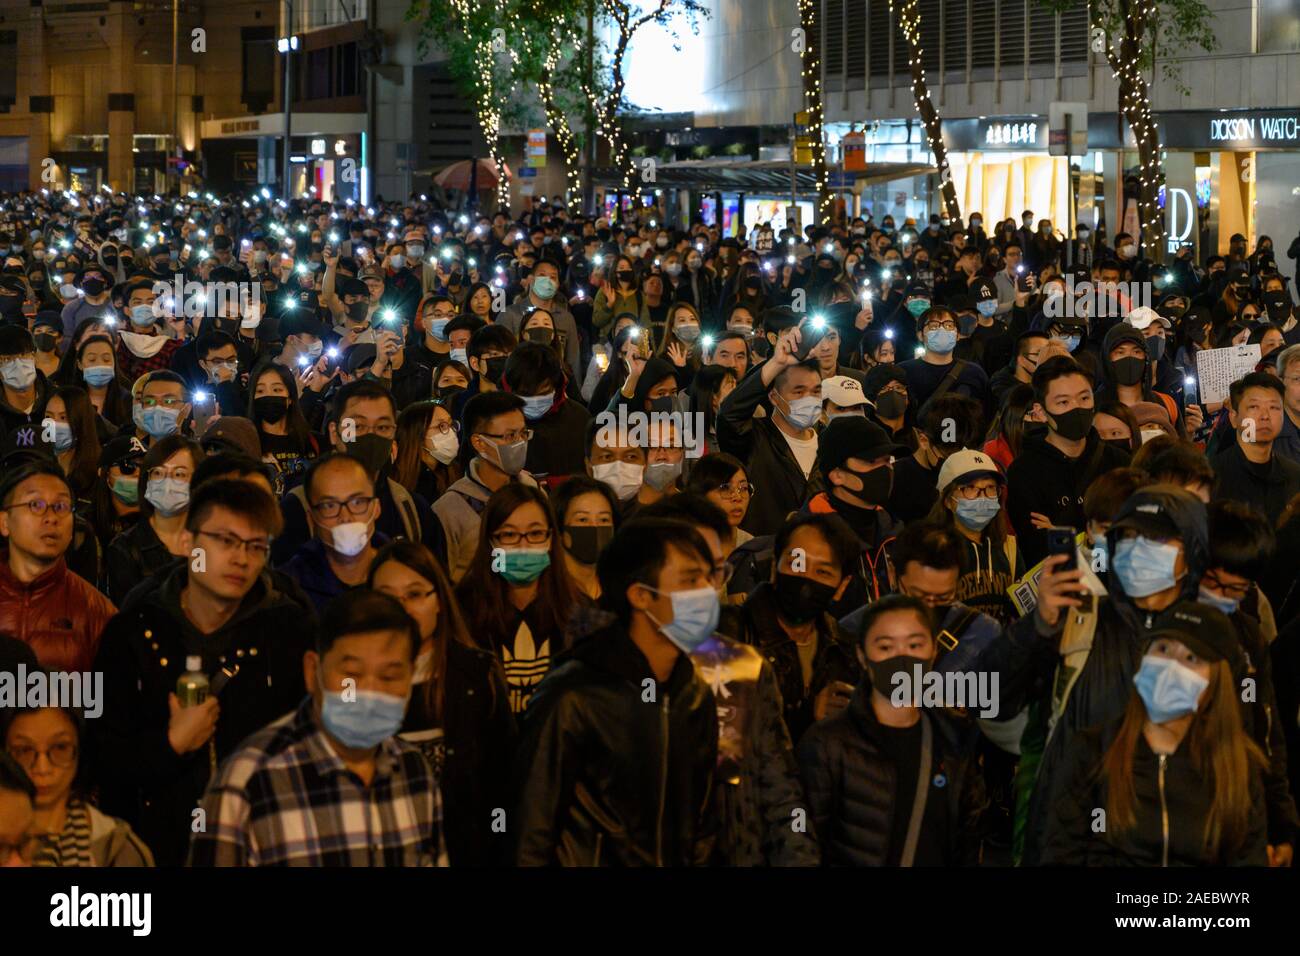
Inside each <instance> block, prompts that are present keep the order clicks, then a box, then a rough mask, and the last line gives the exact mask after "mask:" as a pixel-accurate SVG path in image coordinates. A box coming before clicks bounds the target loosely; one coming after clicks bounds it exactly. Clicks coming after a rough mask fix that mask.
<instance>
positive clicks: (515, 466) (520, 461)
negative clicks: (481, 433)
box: [484, 439, 528, 475]
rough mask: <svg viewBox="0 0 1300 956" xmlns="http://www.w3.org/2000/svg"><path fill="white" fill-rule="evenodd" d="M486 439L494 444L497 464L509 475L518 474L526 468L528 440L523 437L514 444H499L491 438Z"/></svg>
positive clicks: (490, 443)
mask: <svg viewBox="0 0 1300 956" xmlns="http://www.w3.org/2000/svg"><path fill="white" fill-rule="evenodd" d="M484 440H485V441H486V442H487V443H488V444H489V445H491V446H492V449H493V452H492V454H493V456H494V457H495V458H496V466H497V467H498V468H500V469H501V470H502V471H504V472H505V473H506V474H507V475H517V474H519V473H520V472H521V471H523V470H524V462H525V461H527V460H528V442H527V440H523V439H521V440H520V441H517V442H515V443H514V444H513V445H498V444H496V443H495V442H493V441H491V440H490V439H484ZM488 460H489V461H490V460H491V459H488Z"/></svg>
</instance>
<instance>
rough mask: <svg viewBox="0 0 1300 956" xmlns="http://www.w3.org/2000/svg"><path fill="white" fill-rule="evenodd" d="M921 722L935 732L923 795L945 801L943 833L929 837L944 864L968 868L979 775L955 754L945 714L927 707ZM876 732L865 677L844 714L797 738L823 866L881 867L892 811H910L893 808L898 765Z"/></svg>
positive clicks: (975, 842)
mask: <svg viewBox="0 0 1300 956" xmlns="http://www.w3.org/2000/svg"><path fill="white" fill-rule="evenodd" d="M921 719H922V720H929V721H930V722H931V728H932V732H933V734H934V736H933V744H932V748H933V752H932V757H931V768H932V769H933V771H934V772H933V774H932V775H931V777H930V789H929V791H928V793H927V796H926V800H927V802H928V801H930V800H935V801H940V800H942V801H946V802H947V807H946V808H945V809H946V811H947V812H946V818H947V820H948V827H947V832H946V833H942V834H933V835H932V836H933V837H934V839H935V841H936V842H937V843H938V845H940V846H942V847H943V852H944V855H945V856H946V858H947V859H946V863H947V865H949V866H973V865H975V864H976V863H978V862H979V851H980V817H981V815H982V813H983V810H984V807H985V804H986V799H985V796H984V784H983V778H982V777H981V776H980V773H979V770H978V768H977V767H975V766H973V765H972V764H971V763H970V762H969V761H968V760H967V759H966V758H965V757H963V756H961V751H962V749H964V748H962V747H961V746H960V745H959V743H958V740H957V737H958V732H957V731H956V729H955V728H954V727H953V726H951V725H950V724H949V722H948V720H947V718H946V717H945V715H944V714H942V713H941V712H940V711H938V710H929V709H927V710H924V711H922V714H921ZM882 732H883V731H882V728H881V726H880V722H879V721H878V720H877V719H876V715H875V711H873V710H872V708H871V685H870V683H869V682H867V681H865V680H864V681H863V682H862V683H861V684H860V685H858V688H857V690H855V691H854V692H853V699H852V700H851V701H850V702H849V706H848V707H847V708H845V710H844V711H843V712H841V713H839V714H837V715H836V716H834V717H830V718H828V719H826V720H823V721H821V722H819V723H817V724H815V725H814V726H813V727H812V729H810V730H809V731H808V733H807V734H805V735H804V738H803V740H802V741H800V743H799V748H798V751H797V756H798V759H799V767H800V770H801V771H802V773H803V779H804V786H805V787H806V788H807V791H808V805H809V809H810V811H811V816H812V822H813V827H814V828H815V829H816V831H817V834H818V838H819V840H820V842H821V849H822V862H823V863H825V864H827V865H830V866H885V865H887V862H888V860H889V858H890V850H891V847H890V832H891V830H892V825H893V819H894V815H895V814H898V813H909V814H910V812H911V807H910V806H908V807H898V806H895V805H894V794H895V792H896V782H897V781H896V768H895V765H894V763H893V761H892V760H891V759H890V757H889V755H888V754H886V753H885V752H884V750H883V749H882V746H881V744H880V734H881V733H882ZM923 819H927V820H928V819H931V814H930V813H929V812H928V811H927V813H926V814H925V817H923ZM922 825H923V826H924V824H922ZM899 849H901V848H899Z"/></svg>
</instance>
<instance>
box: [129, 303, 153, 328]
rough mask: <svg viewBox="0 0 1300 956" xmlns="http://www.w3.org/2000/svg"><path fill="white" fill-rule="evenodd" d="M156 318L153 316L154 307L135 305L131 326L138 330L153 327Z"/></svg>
mask: <svg viewBox="0 0 1300 956" xmlns="http://www.w3.org/2000/svg"><path fill="white" fill-rule="evenodd" d="M155 321H156V318H155V316H154V314H153V306H152V305H133V306H131V324H132V325H134V326H136V327H137V328H141V329H143V328H148V327H149V326H151V325H153V324H154V322H155Z"/></svg>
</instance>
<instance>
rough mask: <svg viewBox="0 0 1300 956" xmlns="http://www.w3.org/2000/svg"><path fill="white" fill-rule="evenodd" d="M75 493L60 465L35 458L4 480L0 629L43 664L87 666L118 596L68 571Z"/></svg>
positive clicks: (13, 469) (1, 486)
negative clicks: (110, 596) (111, 597)
mask: <svg viewBox="0 0 1300 956" xmlns="http://www.w3.org/2000/svg"><path fill="white" fill-rule="evenodd" d="M72 535H73V496H72V491H71V489H70V488H69V487H68V482H67V479H66V478H65V477H64V476H63V471H62V469H60V468H59V466H58V465H56V464H55V463H54V462H53V461H47V460H44V459H34V460H32V461H29V462H27V463H25V464H18V465H16V466H13V467H11V468H10V470H9V472H8V474H6V475H4V477H3V478H2V479H0V538H3V540H4V545H5V551H4V555H3V560H2V561H0V633H4V634H10V635H12V636H13V637H16V638H17V639H18V640H20V641H22V642H23V643H24V644H27V645H28V646H29V647H31V649H32V651H33V652H34V653H35V654H36V657H37V659H38V660H39V661H40V664H41V666H42V667H45V668H48V669H50V670H60V671H87V670H89V669H90V666H91V664H92V662H93V661H94V659H95V651H96V649H97V647H98V646H99V640H100V633H101V632H102V631H103V629H104V625H105V624H107V623H108V620H109V618H111V617H112V616H113V614H114V613H115V612H116V610H117V609H116V608H115V607H114V606H113V604H112V602H111V601H109V600H108V598H106V597H105V596H104V595H103V594H101V593H100V592H99V591H97V590H95V588H94V587H93V586H92V585H91V584H90V582H88V581H86V580H85V579H84V578H82V577H80V576H79V575H77V574H75V573H74V572H72V571H70V570H69V569H68V566H67V562H66V560H65V554H66V552H67V550H68V548H69V547H70V546H71V544H72Z"/></svg>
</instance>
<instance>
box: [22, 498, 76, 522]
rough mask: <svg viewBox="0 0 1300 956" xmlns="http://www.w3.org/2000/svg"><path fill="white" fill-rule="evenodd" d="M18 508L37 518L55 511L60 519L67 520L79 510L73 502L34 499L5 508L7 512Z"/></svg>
mask: <svg viewBox="0 0 1300 956" xmlns="http://www.w3.org/2000/svg"><path fill="white" fill-rule="evenodd" d="M17 508H26V509H27V510H28V511H30V512H31V513H32V514H34V515H37V516H40V515H43V514H45V512H46V511H53V512H54V514H55V515H56V516H57V517H60V518H66V517H67V516H68V515H71V514H74V513H75V512H76V510H77V507H76V505H74V504H73V503H72V502H71V501H46V500H45V499H43V498H33V499H32V500H31V501H20V502H18V503H17V504H12V505H9V506H8V507H7V508H5V511H13V510H15V509H17Z"/></svg>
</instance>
